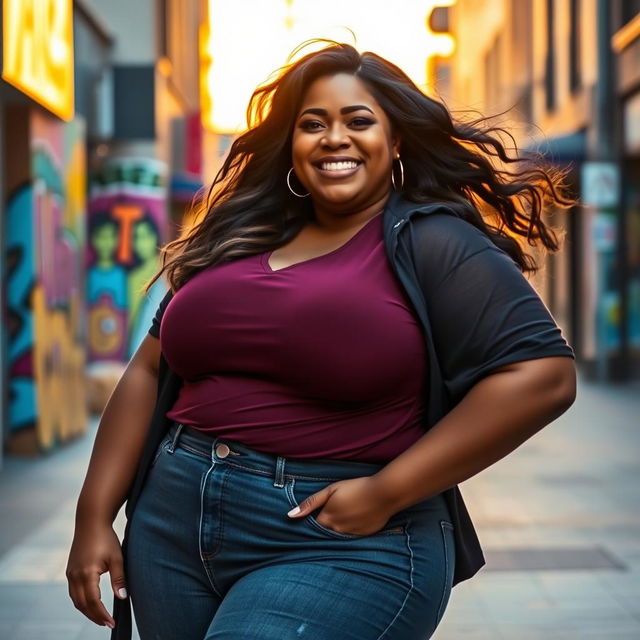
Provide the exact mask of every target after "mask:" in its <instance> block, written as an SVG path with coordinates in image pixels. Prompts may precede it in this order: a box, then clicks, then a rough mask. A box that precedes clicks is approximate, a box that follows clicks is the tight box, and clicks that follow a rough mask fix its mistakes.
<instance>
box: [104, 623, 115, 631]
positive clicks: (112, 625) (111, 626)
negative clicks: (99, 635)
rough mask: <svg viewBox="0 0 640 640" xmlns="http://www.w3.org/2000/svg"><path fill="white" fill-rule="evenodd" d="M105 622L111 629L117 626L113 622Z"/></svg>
mask: <svg viewBox="0 0 640 640" xmlns="http://www.w3.org/2000/svg"><path fill="white" fill-rule="evenodd" d="M104 624H105V626H106V627H109V629H114V628H115V626H116V625H115V624H113V622H105V623H104Z"/></svg>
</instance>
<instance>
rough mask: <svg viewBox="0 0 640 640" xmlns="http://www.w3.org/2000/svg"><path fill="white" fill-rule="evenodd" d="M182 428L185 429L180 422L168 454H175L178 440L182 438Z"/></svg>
mask: <svg viewBox="0 0 640 640" xmlns="http://www.w3.org/2000/svg"><path fill="white" fill-rule="evenodd" d="M182 427H184V425H183V424H182V422H178V427H177V429H176V432H175V433H174V434H173V438H172V439H171V444H170V445H169V448H168V449H167V453H173V452H174V451H175V448H176V444H178V438H179V437H180V432H181V431H182Z"/></svg>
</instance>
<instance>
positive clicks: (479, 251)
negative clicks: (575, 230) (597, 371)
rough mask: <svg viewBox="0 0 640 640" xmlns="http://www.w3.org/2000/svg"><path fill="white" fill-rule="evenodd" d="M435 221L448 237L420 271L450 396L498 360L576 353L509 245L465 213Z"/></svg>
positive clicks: (459, 392) (498, 363)
mask: <svg viewBox="0 0 640 640" xmlns="http://www.w3.org/2000/svg"><path fill="white" fill-rule="evenodd" d="M460 225H463V226H462V227H461V226H460ZM438 227H439V229H438V230H439V232H440V233H445V234H446V239H447V242H446V243H444V249H442V248H441V246H442V245H437V244H434V245H433V251H432V252H431V254H430V259H429V260H423V261H422V262H421V265H420V270H421V273H420V274H419V275H420V278H421V280H422V282H423V291H424V292H425V302H426V304H427V313H428V316H429V321H430V324H431V329H432V333H433V338H434V344H435V349H436V354H437V357H438V362H439V364H440V366H441V368H442V374H443V378H444V382H445V385H446V386H447V389H448V391H449V393H450V395H451V396H452V397H453V398H460V397H461V396H462V395H464V394H465V393H466V392H467V391H468V390H469V389H470V388H471V387H472V386H473V385H474V384H475V383H476V382H477V381H478V380H480V379H481V378H482V377H484V376H486V375H488V374H489V373H491V372H495V371H497V370H499V368H500V367H505V366H506V365H510V364H513V363H517V362H524V361H527V360H535V359H540V358H553V357H558V356H566V357H570V358H573V351H572V349H571V347H570V346H569V345H568V344H567V342H566V340H565V339H564V337H563V335H562V332H561V330H560V328H559V327H558V325H557V324H556V322H555V320H554V319H553V317H552V316H551V313H550V312H549V310H548V309H547V307H546V306H545V305H544V303H543V302H542V300H541V299H540V297H539V296H538V294H537V293H536V291H535V290H534V289H533V287H532V286H531V284H530V283H529V281H528V280H527V279H526V278H525V276H524V275H523V274H522V272H521V271H520V269H519V267H518V265H517V264H516V263H515V262H514V261H513V260H512V259H511V258H510V257H509V256H508V255H507V254H506V253H505V252H504V251H502V250H500V249H498V248H497V247H496V246H495V245H494V244H493V243H492V242H491V240H490V239H489V238H488V237H487V236H486V235H485V234H483V233H482V231H480V230H479V229H476V228H475V227H473V226H472V225H470V224H469V223H466V222H464V221H463V220H459V219H454V222H451V223H449V222H447V223H445V224H440V225H438ZM425 270H428V273H427V272H425ZM571 364H573V363H571Z"/></svg>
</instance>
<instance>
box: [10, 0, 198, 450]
mask: <svg viewBox="0 0 640 640" xmlns="http://www.w3.org/2000/svg"><path fill="white" fill-rule="evenodd" d="M202 4H203V3H202V2H201V0H185V1H184V2H178V3H176V2H170V1H169V0H140V1H137V2H134V3H131V2H126V1H124V0H113V1H110V2H101V1H100V0H61V1H58V0H3V2H2V5H3V12H2V13H3V16H4V23H3V24H2V35H3V57H2V80H1V81H0V115H1V117H0V153H1V154H2V159H1V164H2V171H1V172H0V174H1V176H0V198H1V201H2V204H3V207H2V211H3V220H2V225H0V228H1V231H0V247H1V252H0V255H1V256H2V259H1V260H0V262H1V264H2V268H1V271H0V294H1V299H2V305H3V318H4V320H5V322H3V332H2V347H1V349H0V361H1V363H2V368H1V371H2V374H1V375H2V389H3V393H2V407H1V409H2V420H1V423H2V448H1V450H2V451H5V452H12V453H22V454H36V453H41V452H46V451H49V450H51V449H54V448H55V447H56V445H58V444H60V443H63V442H65V441H68V440H69V439H71V438H73V437H76V436H79V435H81V434H82V433H84V431H85V428H86V425H87V422H88V412H89V410H90V409H93V410H94V411H99V410H100V408H101V402H102V405H103V402H104V397H105V395H108V393H109V392H110V388H111V387H110V386H109V383H107V385H106V386H104V387H103V388H104V392H103V393H102V394H101V397H99V398H98V399H97V400H96V399H95V398H94V396H95V395H96V394H97V395H98V396H100V393H98V391H99V390H100V389H101V388H102V387H101V386H100V379H101V377H104V376H107V378H108V377H109V375H111V379H110V382H111V381H112V379H113V376H117V375H118V373H119V372H121V370H122V367H123V366H124V365H125V364H126V362H127V361H128V359H129V358H130V356H131V355H132V353H133V351H134V350H135V349H136V348H137V346H138V344H139V343H140V341H141V340H142V338H143V337H144V335H145V333H146V330H147V328H148V326H149V325H150V322H151V316H152V315H153V313H154V312H155V309H156V307H157V303H158V302H159V300H160V299H161V298H162V296H163V295H164V292H165V290H166V286H167V285H166V282H165V281H164V279H161V280H159V281H157V282H156V284H155V285H154V286H153V287H152V288H151V290H150V291H149V292H148V293H143V285H144V284H145V283H146V282H147V281H148V280H149V279H150V278H151V277H152V276H153V274H154V273H155V272H156V270H157V268H158V266H159V251H158V249H159V246H160V245H162V244H163V243H164V242H165V241H166V240H168V239H169V238H171V237H173V235H174V234H175V232H176V225H177V224H178V223H179V222H180V218H181V214H182V212H183V211H184V209H185V208H186V207H187V206H188V203H189V202H190V201H191V199H192V198H193V196H194V194H195V193H196V192H197V190H198V189H199V187H200V186H201V184H202V178H201V165H202V162H201V158H202V154H201V145H202V133H201V131H202V130H201V126H200V118H199V84H198V60H197V57H198V48H197V44H196V43H197V40H198V34H199V27H200V15H201V7H202ZM45 5H46V6H45ZM46 15H49V16H52V17H53V19H51V20H49V21H47V20H45V19H44V18H43V16H46ZM108 372H111V373H108ZM92 398H93V400H92ZM1 455H2V454H1V453H0V459H1Z"/></svg>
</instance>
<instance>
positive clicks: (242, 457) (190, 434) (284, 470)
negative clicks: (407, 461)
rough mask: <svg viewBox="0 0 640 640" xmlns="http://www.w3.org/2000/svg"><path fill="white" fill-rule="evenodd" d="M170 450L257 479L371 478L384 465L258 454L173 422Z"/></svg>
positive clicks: (169, 434) (234, 441)
mask: <svg viewBox="0 0 640 640" xmlns="http://www.w3.org/2000/svg"><path fill="white" fill-rule="evenodd" d="M167 437H168V438H170V439H171V442H172V444H171V446H172V447H173V448H175V447H178V448H180V447H182V448H184V449H186V450H187V451H191V452H192V453H194V454H196V455H201V456H202V457H205V458H207V459H210V460H211V461H212V462H218V463H222V464H230V465H232V466H236V467H240V468H243V469H246V470H247V471H252V472H254V473H258V474H261V475H266V476H270V477H273V478H275V479H278V477H280V479H282V480H284V479H287V478H291V477H293V478H299V479H318V480H343V479H347V478H358V477H361V476H368V475H373V474H375V473H377V472H378V471H380V469H382V468H383V467H384V466H385V464H386V463H384V462H381V463H376V462H360V461H357V460H335V459H329V458H293V457H287V456H279V455H277V454H274V453H268V452H265V451H259V450H258V449H254V448H252V447H248V446H247V445H245V444H243V443H241V442H238V441H237V440H233V439H230V438H224V437H219V436H214V435H208V434H207V433H204V432H202V431H200V430H198V429H194V428H193V427H189V426H187V425H183V424H182V423H180V422H177V421H173V422H172V424H171V427H170V429H169V432H168V436H167Z"/></svg>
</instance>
